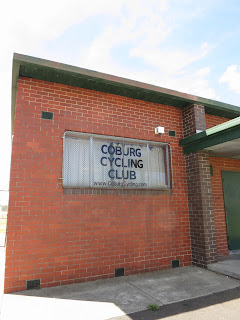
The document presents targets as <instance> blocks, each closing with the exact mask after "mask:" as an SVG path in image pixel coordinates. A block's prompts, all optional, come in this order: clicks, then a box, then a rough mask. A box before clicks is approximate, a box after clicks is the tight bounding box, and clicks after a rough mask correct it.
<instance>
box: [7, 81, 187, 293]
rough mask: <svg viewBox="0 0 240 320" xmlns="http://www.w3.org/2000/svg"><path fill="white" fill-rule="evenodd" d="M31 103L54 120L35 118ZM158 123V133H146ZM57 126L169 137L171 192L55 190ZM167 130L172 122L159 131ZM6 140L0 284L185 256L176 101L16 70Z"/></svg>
mask: <svg viewBox="0 0 240 320" xmlns="http://www.w3.org/2000/svg"><path fill="white" fill-rule="evenodd" d="M41 111H49V112H53V113H54V120H53V121H51V120H45V119H41ZM158 125H162V126H164V127H165V132H166V133H165V134H163V135H162V136H161V137H160V136H156V135H155V134H154V128H155V127H156V126H158ZM66 130H73V131H81V132H91V133H99V134H106V135H115V136H124V137H129V138H137V139H146V140H154V141H162V142H169V143H170V144H171V147H172V150H173V161H172V164H173V182H174V187H173V191H172V192H166V193H164V192H159V193H157V192H155V193H153V194H148V193H146V194H133V192H129V193H126V192H125V193H123V192H120V191H119V192H117V191H116V190H115V191H114V193H109V194H98V193H96V194H95V193H91V192H88V191H86V192H85V193H84V194H74V193H71V194H68V193H64V192H63V188H62V185H61V180H59V178H61V176H62V136H63V134H64V132H65V131H66ZM168 130H176V137H169V136H168V135H167V132H168ZM14 131H15V133H14V138H13V147H12V166H11V178H10V202H9V215H8V226H7V249H6V273H5V292H14V291H21V290H24V289H25V285H26V280H29V279H38V278H40V279H41V287H47V286H55V285H60V284H61V285H62V284H70V283H74V282H80V281H87V280H94V279H99V278H107V277H113V276H114V268H119V267H125V271H126V274H127V275H128V274H132V273H137V272H143V271H153V270H159V269H162V268H170V267H171V260H175V259H180V265H181V266H186V265H190V264H191V249H190V231H189V216H188V199H187V184H186V168H185V160H184V155H183V152H182V148H181V147H179V145H178V143H179V139H181V138H182V137H183V133H182V118H181V110H180V109H177V108H174V107H170V106H163V105H159V104H154V103H149V102H145V101H140V100H134V99H130V98H125V97H120V96H115V95H111V94H106V93H100V92H96V91H91V90H86V89H81V88H75V87H70V86H66V85H61V84H56V83H49V82H45V81H40V80H34V79H28V78H20V79H19V81H18V91H17V102H16V115H15V128H14Z"/></svg>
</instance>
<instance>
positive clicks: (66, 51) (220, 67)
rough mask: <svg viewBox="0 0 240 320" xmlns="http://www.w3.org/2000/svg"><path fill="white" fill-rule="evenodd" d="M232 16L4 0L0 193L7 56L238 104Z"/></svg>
mask: <svg viewBox="0 0 240 320" xmlns="http://www.w3.org/2000/svg"><path fill="white" fill-rule="evenodd" d="M239 17H240V1H239V0H228V1H226V0H206V1H205V0H201V1H194V0H181V1H179V0H144V1H142V0H126V1H125V0H121V1H118V0H101V1H99V0H88V1H83V0H66V1H65V0H57V1H56V0H53V1H52V0H47V1H46V0H41V1H32V0H31V1H28V0H21V1H19V0H18V1H16V0H15V1H11V0H8V1H4V2H3V3H2V5H1V19H0V39H1V50H0V70H1V71H0V72H1V77H0V88H1V103H0V147H1V149H0V150H1V156H0V160H1V166H0V190H1V189H2V188H4V187H5V189H7V187H6V186H7V185H8V181H9V168H10V154H11V133H10V110H11V72H12V56H13V52H17V53H22V54H27V55H31V56H35V57H39V58H44V59H49V60H54V61H58V62H62V63H67V64H71V65H75V66H79V67H83V68H88V69H92V70H96V71H101V72H106V73H110V74H114V75H117V76H122V77H126V78H130V79H134V80H139V81H143V82H147V83H152V84H155V85H159V86H162V87H166V88H170V89H174V90H178V91H183V92H187V93H190V94H195V95H198V96H202V97H205V98H210V99H214V100H219V101H223V102H227V103H230V104H234V105H237V106H239V105H240V102H239V99H240V60H239V59H240V18H239ZM6 201H7V193H6V192H0V204H2V203H3V202H4V203H5V202H6Z"/></svg>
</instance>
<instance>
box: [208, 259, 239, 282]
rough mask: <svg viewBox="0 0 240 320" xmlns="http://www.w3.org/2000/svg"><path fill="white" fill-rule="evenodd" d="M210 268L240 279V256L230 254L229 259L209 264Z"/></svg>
mask: <svg viewBox="0 0 240 320" xmlns="http://www.w3.org/2000/svg"><path fill="white" fill-rule="evenodd" d="M208 270H211V271H214V272H218V273H221V274H224V275H226V276H229V277H232V278H235V279H240V256H238V255H236V256H233V255H232V256H230V257H229V258H228V259H226V260H223V261H219V262H218V263H213V264H210V265H208Z"/></svg>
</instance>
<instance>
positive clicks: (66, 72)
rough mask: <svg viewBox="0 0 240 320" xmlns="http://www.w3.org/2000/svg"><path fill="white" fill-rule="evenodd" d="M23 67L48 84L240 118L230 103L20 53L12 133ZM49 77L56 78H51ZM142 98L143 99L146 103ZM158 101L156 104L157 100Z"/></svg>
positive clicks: (14, 76)
mask: <svg viewBox="0 0 240 320" xmlns="http://www.w3.org/2000/svg"><path fill="white" fill-rule="evenodd" d="M20 67H25V68H32V69H31V70H32V73H31V76H30V77H32V78H34V76H36V79H38V78H37V75H36V73H37V70H41V73H42V77H43V78H44V80H45V81H50V82H54V79H57V81H58V83H63V84H68V81H67V80H66V79H69V78H72V79H77V78H79V79H80V78H81V81H85V82H86V83H87V82H91V83H95V86H96V84H97V85H98V89H96V90H98V91H102V92H110V93H111V90H113V88H116V86H117V87H119V88H121V89H122V90H121V93H119V95H123V96H128V97H133V98H134V99H140V100H146V101H151V100H148V99H149V97H148V96H151V95H153V94H154V95H155V98H156V97H159V99H160V98H161V99H162V100H164V99H167V100H168V101H170V102H171V101H172V103H173V106H176V105H178V102H179V105H180V107H182V105H183V104H188V103H196V104H202V105H204V106H205V109H206V113H210V114H217V115H218V114H221V112H225V113H226V114H227V116H228V117H229V118H234V117H237V116H238V115H240V108H239V107H237V106H234V105H230V104H227V103H223V102H219V101H215V100H210V99H206V98H202V97H198V96H195V95H190V94H187V93H183V92H179V91H174V90H171V89H166V88H162V87H158V86H156V85H151V84H147V83H143V82H139V81H135V80H130V79H126V78H121V77H117V76H113V75H110V74H105V73H101V72H97V71H93V70H88V69H84V68H80V67H75V66H71V65H67V64H63V63H59V62H54V61H50V60H45V59H40V58H36V57H31V56H27V55H23V54H19V53H14V55H13V70H12V112H13V114H12V130H13V125H14V123H13V121H14V120H13V119H14V112H15V103H16V90H17V81H18V77H19V75H20V69H21V68H20ZM50 73H51V75H53V76H51V75H50ZM59 75H61V76H62V77H59ZM61 81H62V82H61ZM72 82H74V81H72ZM99 84H102V87H101V86H100V89H99ZM69 85H73V86H74V84H69ZM76 86H78V85H76ZM79 87H81V85H79ZM93 87H94V86H93ZM103 87H104V88H103ZM125 89H127V90H129V91H132V92H131V95H129V92H128V93H126V90H125ZM92 90H94V89H92ZM133 90H134V94H133ZM113 94H114V92H113ZM115 94H116V93H115ZM142 97H144V99H143V98H142ZM155 101H157V100H156V99H155ZM156 103H158V102H156ZM159 103H161V102H159ZM162 104H164V103H162ZM167 105H171V104H167Z"/></svg>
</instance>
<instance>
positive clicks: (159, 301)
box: [123, 277, 165, 306]
mask: <svg viewBox="0 0 240 320" xmlns="http://www.w3.org/2000/svg"><path fill="white" fill-rule="evenodd" d="M123 279H124V281H125V282H127V283H128V284H130V285H131V286H133V287H134V288H136V289H138V290H139V291H141V292H142V293H144V294H146V295H147V296H149V297H150V298H152V299H154V300H155V301H157V302H158V303H161V304H162V306H164V305H165V304H164V303H162V302H161V300H158V299H156V298H154V297H153V296H151V295H150V294H149V293H147V292H145V291H144V290H142V289H141V288H139V287H138V286H136V285H134V284H133V283H131V282H129V281H127V280H126V279H125V277H123Z"/></svg>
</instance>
